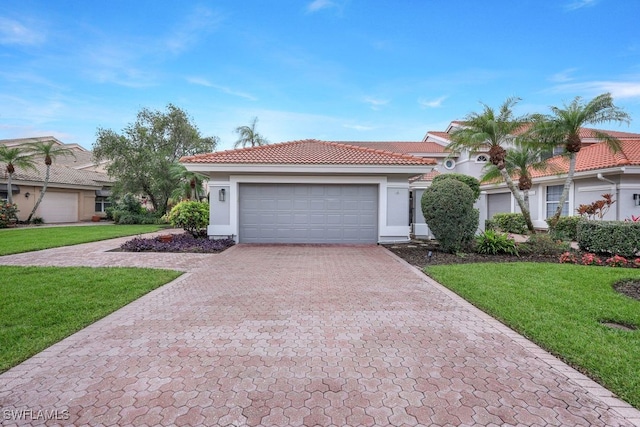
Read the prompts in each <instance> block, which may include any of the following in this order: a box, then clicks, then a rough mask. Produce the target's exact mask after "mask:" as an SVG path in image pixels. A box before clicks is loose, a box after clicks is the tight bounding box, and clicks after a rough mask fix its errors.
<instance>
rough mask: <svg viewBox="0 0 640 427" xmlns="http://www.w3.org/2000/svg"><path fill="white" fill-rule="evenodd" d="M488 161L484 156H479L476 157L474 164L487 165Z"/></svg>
mask: <svg viewBox="0 0 640 427" xmlns="http://www.w3.org/2000/svg"><path fill="white" fill-rule="evenodd" d="M488 161H489V158H488V157H487V156H486V155H485V154H480V155H479V156H478V157H476V163H487V162H488Z"/></svg>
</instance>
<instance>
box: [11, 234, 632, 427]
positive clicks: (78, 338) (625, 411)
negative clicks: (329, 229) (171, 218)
mask: <svg viewBox="0 0 640 427" xmlns="http://www.w3.org/2000/svg"><path fill="white" fill-rule="evenodd" d="M124 240H127V238H123V239H115V240H113V241H108V242H99V243H91V244H86V245H79V246H75V247H68V248H61V249H54V250H47V251H41V252H37V253H30V254H23V255H12V256H5V257H0V264H13V265H20V264H30V265H89V266H103V265H122V266H125V265H126V266H150V267H164V268H177V269H181V270H184V271H187V273H186V274H185V275H183V276H182V277H180V278H179V279H177V280H176V281H174V282H172V283H170V284H168V285H166V286H164V287H162V288H160V289H157V290H155V291H153V292H151V293H150V294H148V295H146V296H144V297H143V298H140V299H139V300H137V301H135V302H133V303H132V304H129V305H128V306H126V307H124V308H122V309H121V310H119V311H117V312H116V313H114V314H112V315H110V316H108V317H106V318H104V319H103V320H101V321H99V322H97V323H95V324H93V325H91V326H89V327H88V328H86V329H84V330H82V331H80V332H78V333H76V334H74V335H73V336H71V337H69V338H67V339H65V340H63V341H61V342H60V343H58V344H56V345H54V346H52V347H50V348H49V349H47V350H45V351H43V352H42V353H40V354H38V355H37V356H35V357H33V358H31V359H29V360H28V361H26V362H24V363H23V364H21V365H19V366H17V367H15V368H13V369H11V370H9V371H7V372H5V373H4V374H2V375H0V410H1V411H2V413H0V416H2V418H0V423H2V425H14V424H18V425H23V424H43V423H45V421H44V419H45V418H57V420H49V421H47V422H46V424H48V425H139V426H142V425H148V426H154V425H193V426H195V425H208V426H215V425H219V426H244V425H249V426H256V425H264V426H302V425H304V426H315V425H320V426H329V425H334V426H347V425H348V426H373V425H380V426H385V425H393V426H413V425H426V426H429V425H539V426H542V425H558V426H560V425H572V426H573V425H583V426H632V425H636V426H638V425H640V412H638V411H637V410H635V409H633V408H631V407H630V406H629V405H627V404H625V403H623V402H621V401H619V400H618V399H616V398H614V397H613V396H612V394H611V393H610V392H609V391H607V390H605V389H604V388H602V387H600V386H598V385H597V384H596V383H594V382H592V381H591V380H589V379H587V378H586V377H584V376H583V375H581V374H579V373H578V372H576V371H575V370H573V369H571V368H569V367H568V366H566V365H565V364H563V363H562V362H560V361H559V360H558V359H556V358H554V357H552V356H550V355H549V354H548V353H546V352H544V351H542V350H540V349H539V348H538V347H537V346H535V345H533V344H531V343H530V342H529V341H527V340H525V339H524V338H522V337H521V336H519V335H517V334H515V333H514V332H512V331H511V330H510V329H508V328H506V327H504V326H503V325H502V324H500V323H499V322H497V321H495V320H494V319H492V318H490V317H489V316H487V315H485V314H483V313H482V312H480V311H478V310H477V309H475V308H474V307H472V306H471V305H470V304H468V303H466V302H464V301H463V300H461V299H460V298H459V297H457V296H455V295H454V294H452V293H451V292H449V291H448V290H446V289H444V288H443V287H442V286H440V285H439V284H437V283H435V282H433V281H432V280H430V279H429V278H427V277H425V276H423V275H422V274H420V273H419V272H417V271H416V270H415V269H414V268H413V267H411V266H409V265H408V264H406V263H405V262H404V261H402V260H400V259H398V258H396V257H395V256H394V255H392V254H391V253H389V252H388V251H386V250H385V249H383V248H381V247H376V246H360V247H355V246H351V247H340V246H244V245H239V246H236V247H234V248H231V249H229V250H227V251H226V252H224V253H222V254H218V255H182V254H131V253H118V252H105V251H106V250H108V249H111V248H114V247H116V246H117V245H118V242H121V241H124ZM38 411H42V412H38ZM16 418H18V419H19V420H18V421H16Z"/></svg>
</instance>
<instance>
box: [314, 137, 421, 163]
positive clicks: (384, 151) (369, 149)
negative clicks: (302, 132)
mask: <svg viewBox="0 0 640 427" xmlns="http://www.w3.org/2000/svg"><path fill="white" fill-rule="evenodd" d="M319 142H326V143H330V144H333V145H342V146H343V147H349V148H355V149H357V150H360V151H365V152H369V153H379V154H390V155H392V156H394V157H398V158H401V159H406V160H413V159H424V157H418V156H412V155H411V154H402V153H396V152H394V151H387V150H381V149H379V148H369V147H362V146H359V145H350V144H343V143H340V142H332V141H319Z"/></svg>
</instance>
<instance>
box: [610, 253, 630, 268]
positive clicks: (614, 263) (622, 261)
mask: <svg viewBox="0 0 640 427" xmlns="http://www.w3.org/2000/svg"><path fill="white" fill-rule="evenodd" d="M628 263H629V261H627V259H626V258H625V257H623V256H620V255H614V256H612V257H611V258H607V260H606V261H605V264H606V265H608V266H609V267H625V266H626V265H627V264H628Z"/></svg>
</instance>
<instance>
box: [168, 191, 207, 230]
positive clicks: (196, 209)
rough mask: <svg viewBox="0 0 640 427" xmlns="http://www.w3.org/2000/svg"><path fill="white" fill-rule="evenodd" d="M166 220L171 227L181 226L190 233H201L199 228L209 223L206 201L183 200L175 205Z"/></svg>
mask: <svg viewBox="0 0 640 427" xmlns="http://www.w3.org/2000/svg"><path fill="white" fill-rule="evenodd" d="M167 220H168V221H169V223H170V224H171V225H172V226H173V227H181V228H183V229H184V230H185V231H186V232H188V233H190V234H191V235H193V236H194V237H195V236H198V235H200V234H202V233H201V232H200V230H202V229H204V228H205V227H206V226H207V225H208V224H209V204H208V203H206V202H194V201H189V200H187V201H184V202H180V203H178V204H177V205H175V206H174V207H173V208H172V209H171V212H169V215H168V216H167Z"/></svg>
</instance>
